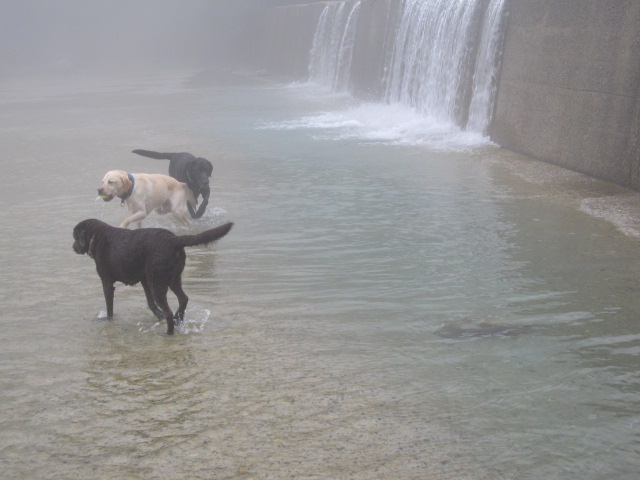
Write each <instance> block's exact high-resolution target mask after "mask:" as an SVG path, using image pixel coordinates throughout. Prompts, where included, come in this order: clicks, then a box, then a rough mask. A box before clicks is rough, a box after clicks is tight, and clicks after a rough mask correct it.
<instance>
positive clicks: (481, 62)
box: [467, 0, 505, 133]
mask: <svg viewBox="0 0 640 480" xmlns="http://www.w3.org/2000/svg"><path fill="white" fill-rule="evenodd" d="M504 4H505V0H492V1H491V3H490V4H489V7H488V8H487V13H486V15H485V21H484V28H483V31H482V39H481V41H480V49H479V51H478V60H477V62H476V70H475V72H474V75H473V94H472V96H471V105H470V107H469V120H468V122H467V130H470V131H474V132H480V133H485V131H486V129H487V127H488V126H489V123H490V122H491V117H492V115H493V109H494V103H495V97H496V92H497V90H498V78H497V76H498V72H499V69H500V61H501V57H502V45H503V40H504V39H503V36H504V33H503V32H504V19H505V13H504V11H505V8H504Z"/></svg>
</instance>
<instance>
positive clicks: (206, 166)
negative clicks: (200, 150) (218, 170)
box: [198, 157, 213, 176]
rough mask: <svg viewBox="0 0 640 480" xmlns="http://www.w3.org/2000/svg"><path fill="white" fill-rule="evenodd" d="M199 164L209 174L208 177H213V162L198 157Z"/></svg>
mask: <svg viewBox="0 0 640 480" xmlns="http://www.w3.org/2000/svg"><path fill="white" fill-rule="evenodd" d="M198 163H199V164H200V165H201V168H202V169H203V170H204V171H205V172H207V175H208V176H211V174H212V173H213V165H211V162H210V161H209V160H207V159H206V158H202V157H198Z"/></svg>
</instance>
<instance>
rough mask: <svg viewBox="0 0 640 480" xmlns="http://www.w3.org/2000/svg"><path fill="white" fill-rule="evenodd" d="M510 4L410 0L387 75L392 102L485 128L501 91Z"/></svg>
mask: <svg viewBox="0 0 640 480" xmlns="http://www.w3.org/2000/svg"><path fill="white" fill-rule="evenodd" d="M487 2H488V4H487ZM504 4H505V0H405V2H404V4H403V6H402V11H401V13H400V21H399V24H398V28H397V32H396V37H395V41H394V46H393V53H392V56H391V64H390V65H389V66H388V68H387V78H385V84H386V101H387V102H390V103H394V102H397V103H402V104H405V105H408V106H411V107H413V108H415V109H416V110H417V111H418V112H419V113H421V114H423V115H426V116H428V117H430V118H433V119H434V120H436V121H439V122H445V123H447V122H448V123H454V124H456V125H458V126H459V127H465V126H466V127H467V130H470V131H474V132H478V133H485V130H486V128H487V127H488V124H489V122H490V120H491V113H492V110H493V104H494V97H495V92H496V77H497V73H498V68H499V57H500V49H501V45H502V26H503V25H502V24H503V18H504V13H503V12H504Z"/></svg>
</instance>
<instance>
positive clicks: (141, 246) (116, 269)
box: [73, 219, 233, 335]
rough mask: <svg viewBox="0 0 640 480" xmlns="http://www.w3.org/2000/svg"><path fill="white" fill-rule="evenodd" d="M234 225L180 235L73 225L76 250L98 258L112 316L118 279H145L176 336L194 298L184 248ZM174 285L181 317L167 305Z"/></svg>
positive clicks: (151, 299)
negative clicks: (185, 283) (187, 286)
mask: <svg viewBox="0 0 640 480" xmlns="http://www.w3.org/2000/svg"><path fill="white" fill-rule="evenodd" d="M232 225H233V224H232V223H226V224H224V225H221V226H219V227H216V228H213V229H211V230H206V231H204V232H202V233H198V234H196V235H183V236H177V235H174V234H173V233H171V232H170V231H169V230H165V229H164V228H140V229H137V230H128V229H126V228H116V227H112V226H110V225H108V224H106V223H104V222H102V221H100V220H96V219H88V220H83V221H82V222H80V223H78V225H76V226H75V228H74V229H73V239H74V242H73V250H74V251H75V252H76V253H78V254H81V255H82V254H85V253H86V254H87V255H89V256H90V257H91V258H93V259H94V260H95V262H96V270H97V271H98V275H99V276H100V279H101V280H102V288H103V291H104V298H105V301H106V303H107V317H108V318H113V296H114V292H115V287H114V283H115V282H122V283H124V284H126V285H135V284H136V283H138V282H140V283H142V286H143V288H144V293H145V295H146V297H147V305H149V308H150V309H151V311H152V312H153V313H154V315H156V316H157V317H158V318H165V319H166V321H167V335H171V334H173V327H174V320H175V321H176V322H180V321H182V319H183V318H184V311H185V309H186V308H187V302H188V301H189V297H187V295H186V294H185V293H184V291H183V290H182V280H181V276H182V271H183V270H184V263H185V258H186V255H185V252H184V247H190V246H195V245H206V244H209V243H212V242H215V241H216V240H218V239H219V238H222V237H224V236H225V235H226V234H227V233H228V232H229V230H231V227H232ZM168 289H171V291H172V292H173V293H175V294H176V296H177V297H178V302H179V304H178V310H177V311H176V313H175V315H174V314H173V313H172V312H171V309H170V308H169V304H168V303H167V290H168Z"/></svg>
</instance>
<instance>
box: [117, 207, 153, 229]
mask: <svg viewBox="0 0 640 480" xmlns="http://www.w3.org/2000/svg"><path fill="white" fill-rule="evenodd" d="M146 217H147V213H146V212H145V211H144V210H139V211H137V212H136V213H134V214H133V215H131V216H130V217H128V218H125V219H124V220H123V221H122V223H121V224H120V228H128V227H129V224H131V223H133V222H138V228H140V227H141V226H142V223H141V222H142V220H143V219H145V218H146Z"/></svg>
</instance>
